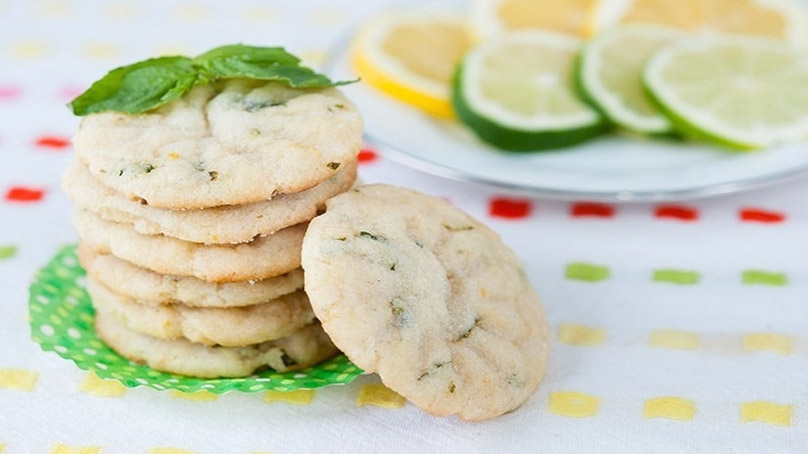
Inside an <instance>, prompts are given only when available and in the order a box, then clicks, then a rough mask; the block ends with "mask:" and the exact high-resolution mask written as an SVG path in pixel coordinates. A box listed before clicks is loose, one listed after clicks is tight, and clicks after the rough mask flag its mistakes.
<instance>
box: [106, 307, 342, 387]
mask: <svg viewBox="0 0 808 454" xmlns="http://www.w3.org/2000/svg"><path fill="white" fill-rule="evenodd" d="M95 329H96V332H97V333H98V335H99V337H100V338H101V339H102V340H103V341H104V342H105V343H106V344H107V345H109V346H110V347H111V348H112V349H113V350H115V351H117V352H118V353H119V354H121V355H122V356H124V357H126V358H128V359H130V360H132V361H135V362H138V363H145V364H146V365H148V366H149V367H151V368H152V369H156V370H159V371H163V372H169V373H174V374H179V375H188V376H192V377H201V378H216V377H245V376H248V375H250V374H252V373H253V372H255V371H257V370H260V369H265V368H267V367H269V368H271V369H274V370H276V371H278V372H286V371H291V370H299V369H304V368H306V367H309V366H313V365H315V364H317V363H320V362H322V361H325V360H326V359H328V358H331V357H333V356H335V355H336V354H337V353H338V351H337V349H336V348H335V347H334V345H333V344H332V343H331V341H330V340H329V339H328V336H326V334H325V333H324V332H323V330H322V328H320V325H318V324H312V325H308V326H306V327H304V328H302V329H300V330H298V331H296V332H295V333H294V334H292V335H291V336H289V337H285V338H283V339H278V340H275V341H270V342H264V343H261V344H256V345H251V346H248V347H209V346H206V345H202V344H195V343H192V342H189V341H187V340H185V339H177V340H164V339H157V338H155V337H151V336H147V335H145V334H140V333H137V332H135V331H132V330H130V329H128V328H127V327H126V326H124V325H123V324H121V323H120V322H119V321H118V320H116V319H115V317H113V316H111V315H109V314H104V313H99V314H96V317H95Z"/></svg>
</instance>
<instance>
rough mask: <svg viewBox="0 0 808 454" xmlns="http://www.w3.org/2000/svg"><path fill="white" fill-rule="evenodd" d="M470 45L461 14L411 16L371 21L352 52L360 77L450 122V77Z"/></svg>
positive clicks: (419, 14) (390, 16) (420, 14)
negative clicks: (448, 119)
mask: <svg viewBox="0 0 808 454" xmlns="http://www.w3.org/2000/svg"><path fill="white" fill-rule="evenodd" d="M470 46H471V38H470V37H469V35H468V32H467V29H466V24H465V21H464V20H463V18H462V17H459V16H458V15H457V14H448V13H442V12H426V11H423V12H409V13H399V14H387V15H382V16H379V17H376V18H373V19H371V20H369V21H368V22H367V25H366V27H365V28H364V29H363V30H362V31H361V32H360V33H359V35H358V36H357V40H356V41H355V45H354V47H353V64H354V69H355V70H356V72H357V74H358V75H359V76H360V77H361V78H362V79H363V80H364V81H365V82H367V83H368V84H370V85H371V86H373V87H375V88H377V89H379V90H381V91H382V92H384V93H386V94H388V95H389V96H392V97H394V98H396V99H398V100H400V101H403V102H406V103H408V104H411V105H413V106H416V107H418V108H421V109H423V110H424V111H426V112H429V113H431V114H433V115H436V116H439V117H444V118H449V117H451V116H452V107H451V104H450V103H449V85H450V81H451V77H452V72H453V71H454V68H455V66H456V64H457V62H458V61H459V60H460V58H461V57H462V56H463V54H464V53H465V52H466V50H467V49H468V48H469V47H470Z"/></svg>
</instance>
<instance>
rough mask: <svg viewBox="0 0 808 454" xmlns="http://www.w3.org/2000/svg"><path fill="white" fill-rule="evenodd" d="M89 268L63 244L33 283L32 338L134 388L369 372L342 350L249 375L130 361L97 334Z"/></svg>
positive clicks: (343, 377) (293, 382)
mask: <svg viewBox="0 0 808 454" xmlns="http://www.w3.org/2000/svg"><path fill="white" fill-rule="evenodd" d="M84 281H85V272H84V269H82V268H81V265H79V262H78V259H77V257H76V246H75V245H69V246H64V247H62V248H61V249H60V250H59V251H58V252H57V254H56V255H55V256H54V257H53V258H52V259H51V260H50V261H49V262H48V264H47V265H45V266H44V267H43V268H42V269H41V270H39V272H38V273H37V274H36V276H35V278H34V282H33V283H32V284H31V287H30V290H29V294H30V298H29V301H28V309H29V313H30V320H31V338H32V339H33V340H34V341H35V342H37V343H38V344H39V345H40V346H41V347H42V349H43V350H45V351H52V352H56V353H57V354H58V355H59V356H61V357H62V358H65V359H69V360H71V361H73V362H74V363H76V365H77V366H78V367H79V368H80V369H83V370H87V371H92V372H95V373H96V374H97V375H98V376H99V377H101V378H107V379H113V380H117V381H119V382H121V383H122V384H123V385H124V386H127V387H130V388H133V387H137V386H148V387H150V388H154V389H158V390H166V389H175V390H178V391H182V392H194V391H200V390H206V391H210V392H212V393H215V394H222V393H225V392H228V391H242V392H261V391H294V390H297V389H313V388H321V387H324V386H330V385H344V384H347V383H350V382H351V381H353V380H354V379H355V378H356V377H358V376H359V375H361V374H362V373H363V372H362V370H361V369H360V368H358V367H357V366H355V365H354V364H353V363H351V362H350V361H349V360H348V358H346V357H345V355H340V356H338V357H336V358H333V359H331V360H328V361H325V362H323V363H321V364H318V365H316V366H312V367H309V368H307V369H303V370H300V371H295V372H284V373H277V372H275V371H273V370H266V371H263V372H260V373H257V374H255V375H252V376H250V377H244V378H218V379H203V378H194V377H186V376H182V375H175V374H169V373H165V372H160V371H156V370H154V369H151V368H149V367H148V366H144V365H142V364H137V363H133V362H131V361H129V360H128V359H126V358H124V357H122V356H120V355H119V354H117V353H116V352H115V351H114V350H112V349H111V348H109V347H108V346H107V345H106V344H105V343H104V342H103V341H102V340H101V339H100V338H99V337H98V336H97V335H96V333H95V329H94V328H93V320H94V318H95V311H94V309H93V306H92V304H91V302H90V296H89V295H88V294H87V291H86V290H85V289H84Z"/></svg>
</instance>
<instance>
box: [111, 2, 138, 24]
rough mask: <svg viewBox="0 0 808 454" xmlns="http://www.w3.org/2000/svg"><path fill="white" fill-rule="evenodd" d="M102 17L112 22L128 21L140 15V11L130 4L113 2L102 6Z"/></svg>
mask: <svg viewBox="0 0 808 454" xmlns="http://www.w3.org/2000/svg"><path fill="white" fill-rule="evenodd" d="M104 15H105V16H106V17H107V18H108V19H112V20H128V19H134V18H136V17H137V16H138V15H140V10H139V9H138V8H137V7H136V6H135V5H133V4H132V3H125V2H113V3H108V4H106V5H105V6H104Z"/></svg>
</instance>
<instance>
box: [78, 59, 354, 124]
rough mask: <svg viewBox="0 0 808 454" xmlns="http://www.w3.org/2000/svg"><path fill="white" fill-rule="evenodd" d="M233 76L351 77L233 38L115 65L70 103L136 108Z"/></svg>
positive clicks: (307, 84) (312, 81) (293, 83)
mask: <svg viewBox="0 0 808 454" xmlns="http://www.w3.org/2000/svg"><path fill="white" fill-rule="evenodd" d="M233 78H248V79H260V80H273V81H279V82H282V83H285V84H287V85H288V86H290V87H299V88H322V87H332V86H335V85H343V84H347V83H352V82H355V81H347V82H332V81H331V80H329V79H328V78H327V77H326V76H324V75H322V74H318V73H316V72H314V71H313V70H311V69H309V68H306V67H304V66H300V59H299V58H297V57H295V56H294V55H292V54H290V53H288V52H286V50H284V49H283V48H282V47H255V46H247V45H244V44H233V45H229V46H222V47H217V48H216V49H213V50H210V51H208V52H205V53H204V54H202V55H199V56H198V57H196V58H193V59H192V58H188V57H181V56H179V57H161V58H153V59H150V60H145V61H142V62H139V63H135V64H132V65H129V66H122V67H120V68H116V69H114V70H112V71H110V72H109V73H108V74H107V75H106V76H104V77H103V78H102V79H101V80H99V81H97V82H95V83H94V84H93V85H92V86H91V87H90V88H89V89H88V90H87V91H85V92H84V93H82V94H81V95H80V96H79V97H77V98H76V99H74V100H73V101H72V102H70V104H68V106H69V107H70V109H71V110H72V111H73V113H74V114H75V115H79V116H81V115H88V114H92V113H97V112H104V111H108V110H112V111H116V112H124V113H129V114H138V113H142V112H146V111H149V110H152V109H156V108H157V107H160V106H162V105H164V104H166V103H168V102H171V101H173V100H174V99H177V98H179V97H181V96H182V95H184V94H185V93H186V92H188V90H190V89H191V87H193V86H194V85H195V84H199V83H209V82H212V81H214V80H217V79H233Z"/></svg>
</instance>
